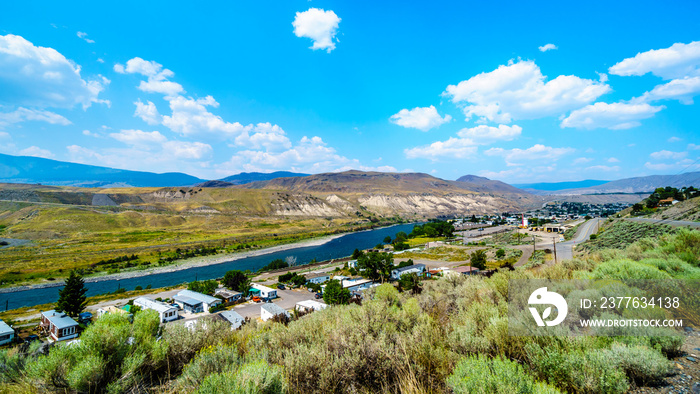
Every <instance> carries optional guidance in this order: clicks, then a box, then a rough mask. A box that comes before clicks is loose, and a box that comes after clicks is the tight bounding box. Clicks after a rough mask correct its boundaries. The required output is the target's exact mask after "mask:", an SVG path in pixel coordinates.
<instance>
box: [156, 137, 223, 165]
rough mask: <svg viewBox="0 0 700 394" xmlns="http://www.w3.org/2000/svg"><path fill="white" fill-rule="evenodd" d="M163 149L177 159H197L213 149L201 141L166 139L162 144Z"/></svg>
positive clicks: (207, 154)
mask: <svg viewBox="0 0 700 394" xmlns="http://www.w3.org/2000/svg"><path fill="white" fill-rule="evenodd" d="M163 151H164V153H165V154H166V155H170V156H172V157H175V158H178V159H195V160H199V159H202V158H204V157H207V156H209V155H211V153H212V151H213V150H212V147H211V145H209V144H205V143H202V142H186V141H168V142H166V143H164V144H163Z"/></svg>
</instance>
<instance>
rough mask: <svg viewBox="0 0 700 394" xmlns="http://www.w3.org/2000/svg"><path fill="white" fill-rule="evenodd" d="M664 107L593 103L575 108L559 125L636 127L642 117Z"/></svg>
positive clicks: (615, 127)
mask: <svg viewBox="0 0 700 394" xmlns="http://www.w3.org/2000/svg"><path fill="white" fill-rule="evenodd" d="M664 108H665V107H663V106H652V105H649V104H646V103H638V104H630V103H622V102H618V103H612V104H608V103H602V102H599V103H595V104H593V105H588V106H586V107H584V108H581V109H578V110H575V111H573V112H571V114H570V115H569V116H568V117H567V118H565V119H564V120H563V121H562V122H561V127H562V128H564V127H573V128H578V129H587V130H591V129H598V128H606V129H612V130H622V129H629V128H632V127H637V126H639V125H640V124H641V123H640V122H639V121H640V120H642V119H647V118H651V117H652V116H654V114H656V113H657V112H659V111H661V110H662V109H664Z"/></svg>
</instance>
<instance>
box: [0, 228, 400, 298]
mask: <svg viewBox="0 0 700 394" xmlns="http://www.w3.org/2000/svg"><path fill="white" fill-rule="evenodd" d="M413 226H414V224H399V225H395V226H390V227H383V228H378V229H374V230H366V231H359V232H355V233H348V234H345V235H343V236H341V237H339V238H336V239H333V240H331V241H329V242H326V243H325V244H323V245H318V246H306V247H297V248H292V249H289V250H284V251H280V252H272V253H268V254H264V255H260V256H251V257H247V258H243V259H238V260H233V261H227V262H223V263H219V264H212V265H208V266H204V267H193V268H187V269H183V270H179V271H173V272H163V273H153V274H150V275H146V276H141V277H136V278H126V279H119V280H116V279H114V280H105V281H101V282H92V283H85V287H87V289H88V291H87V296H88V297H90V296H95V295H100V294H105V293H110V292H113V291H115V290H117V289H119V288H125V289H127V290H134V288H135V287H136V286H141V287H143V288H145V287H146V286H147V285H151V286H152V287H153V288H159V287H166V286H173V285H178V284H181V283H185V282H191V281H193V280H195V279H197V280H205V279H214V278H220V277H223V276H224V274H225V273H226V271H230V270H233V269H237V270H241V271H245V270H251V271H257V270H258V269H260V268H262V267H263V266H265V265H266V264H268V263H269V262H270V261H272V260H274V259H284V258H286V257H288V256H294V257H296V259H297V264H298V265H300V264H307V263H309V262H311V261H312V260H313V259H316V260H317V261H322V260H330V259H337V258H341V257H346V256H349V255H351V254H352V252H353V251H354V250H355V249H356V248H357V249H368V248H371V247H373V246H375V245H377V244H378V243H380V242H382V240H384V238H385V237H386V236H387V235H388V236H391V237H392V238H394V235H396V233H397V232H399V231H404V232H406V233H410V232H411V230H412V229H413ZM60 289H62V287H48V288H39V289H31V290H24V291H17V292H12V293H4V294H0V310H5V306H6V305H7V307H8V308H9V309H16V308H21V307H23V306H33V305H39V304H46V303H49V302H55V301H57V300H58V291H59V290H60Z"/></svg>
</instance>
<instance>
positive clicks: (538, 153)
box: [484, 144, 575, 166]
mask: <svg viewBox="0 0 700 394" xmlns="http://www.w3.org/2000/svg"><path fill="white" fill-rule="evenodd" d="M574 151H575V149H573V148H553V147H551V146H545V145H542V144H536V145H533V146H532V147H530V148H527V149H520V148H515V149H503V148H491V149H489V150H487V151H485V152H484V154H485V155H487V156H503V157H504V158H505V161H506V164H507V165H509V166H517V165H520V164H519V163H518V162H520V161H523V160H526V161H530V160H549V161H556V160H559V159H560V158H561V157H562V156H565V155H568V154H569V153H573V152H574Z"/></svg>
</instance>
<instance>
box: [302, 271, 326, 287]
mask: <svg viewBox="0 0 700 394" xmlns="http://www.w3.org/2000/svg"><path fill="white" fill-rule="evenodd" d="M304 277H305V278H306V281H307V282H309V283H316V284H319V285H320V284H321V283H323V282H328V281H329V280H331V276H330V275H329V274H328V273H327V272H312V273H310V274H306V275H304Z"/></svg>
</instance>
